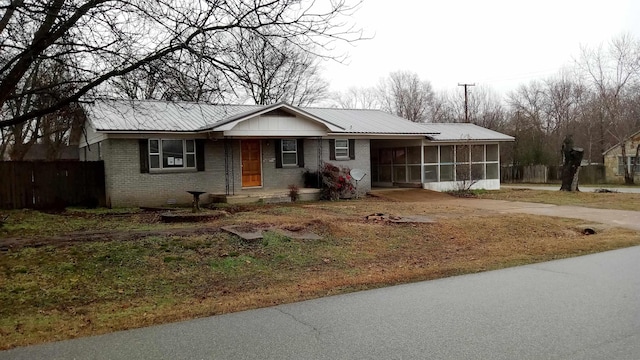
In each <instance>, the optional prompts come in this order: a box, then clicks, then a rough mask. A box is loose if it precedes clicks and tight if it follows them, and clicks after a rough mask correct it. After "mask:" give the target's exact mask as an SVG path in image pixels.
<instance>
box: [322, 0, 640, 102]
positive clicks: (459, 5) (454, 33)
mask: <svg viewBox="0 0 640 360" xmlns="http://www.w3.org/2000/svg"><path fill="white" fill-rule="evenodd" d="M353 20H354V21H355V22H356V23H357V25H358V26H360V27H362V28H364V29H365V30H366V31H367V32H368V34H373V35H374V39H372V40H366V41H361V42H358V43H357V44H355V45H353V46H352V45H346V44H343V45H341V46H340V48H339V49H340V50H342V51H346V52H348V53H349V59H348V60H347V63H346V64H345V65H342V64H337V63H334V62H326V63H325V64H324V76H325V78H326V79H327V80H328V81H329V83H330V88H331V90H333V91H343V90H346V89H347V88H349V87H354V86H355V87H369V86H375V85H376V84H377V83H378V82H379V80H380V79H381V78H384V77H386V76H388V75H389V73H391V72H393V71H398V70H409V71H413V72H416V73H417V74H418V75H419V76H420V78H421V79H423V80H429V81H430V82H431V84H432V85H433V87H434V90H436V91H439V90H448V89H453V88H456V87H457V84H458V83H463V82H466V83H476V85H486V86H488V87H490V88H492V89H494V90H495V91H497V92H498V93H499V94H505V93H506V92H508V91H511V90H514V89H515V88H516V87H517V86H518V85H520V84H525V83H528V82H529V81H531V80H533V79H543V78H547V77H549V76H551V75H555V74H557V73H558V72H559V71H560V69H561V68H562V67H565V66H571V65H572V63H573V59H574V58H576V57H578V55H579V49H580V45H588V46H597V45H599V44H602V43H606V42H608V41H609V40H611V39H612V38H614V37H615V36H618V35H620V34H622V33H630V34H633V35H634V36H636V37H638V38H640V1H638V0H600V1H592V0H537V1H526V2H525V1H518V0H364V2H363V4H362V5H361V8H360V9H359V10H358V11H357V12H356V14H355V15H354V16H353Z"/></svg>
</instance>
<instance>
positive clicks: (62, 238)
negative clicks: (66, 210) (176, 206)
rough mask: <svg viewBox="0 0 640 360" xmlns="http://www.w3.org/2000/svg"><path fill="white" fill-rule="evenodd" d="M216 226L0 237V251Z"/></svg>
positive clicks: (194, 232) (212, 229)
mask: <svg viewBox="0 0 640 360" xmlns="http://www.w3.org/2000/svg"><path fill="white" fill-rule="evenodd" d="M219 231H220V229H219V228H218V227H214V226H199V227H193V228H181V229H161V230H152V231H150V230H99V231H75V232H69V233H66V234H64V235H56V236H48V237H43V238H34V237H20V236H16V237H9V238H2V239H0V251H8V250H12V249H20V248H23V247H41V246H48V245H55V246H67V245H72V244H75V243H79V242H91V241H127V240H137V239H142V238H146V237H151V236H193V235H205V234H213V233H216V232H219Z"/></svg>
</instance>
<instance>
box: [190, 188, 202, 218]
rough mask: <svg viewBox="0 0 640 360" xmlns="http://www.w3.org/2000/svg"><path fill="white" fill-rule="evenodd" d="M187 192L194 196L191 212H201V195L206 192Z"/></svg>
mask: <svg viewBox="0 0 640 360" xmlns="http://www.w3.org/2000/svg"><path fill="white" fill-rule="evenodd" d="M187 192H188V193H189V194H191V195H193V209H192V210H191V212H194V213H196V212H200V195H202V194H204V193H206V191H195V190H189V191H187Z"/></svg>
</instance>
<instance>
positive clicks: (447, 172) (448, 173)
mask: <svg viewBox="0 0 640 360" xmlns="http://www.w3.org/2000/svg"><path fill="white" fill-rule="evenodd" d="M440 181H453V165H440Z"/></svg>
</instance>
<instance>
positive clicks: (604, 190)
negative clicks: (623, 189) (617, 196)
mask: <svg viewBox="0 0 640 360" xmlns="http://www.w3.org/2000/svg"><path fill="white" fill-rule="evenodd" d="M593 192H594V193H598V194H610V193H617V192H618V191H617V190H611V189H595V190H593Z"/></svg>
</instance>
